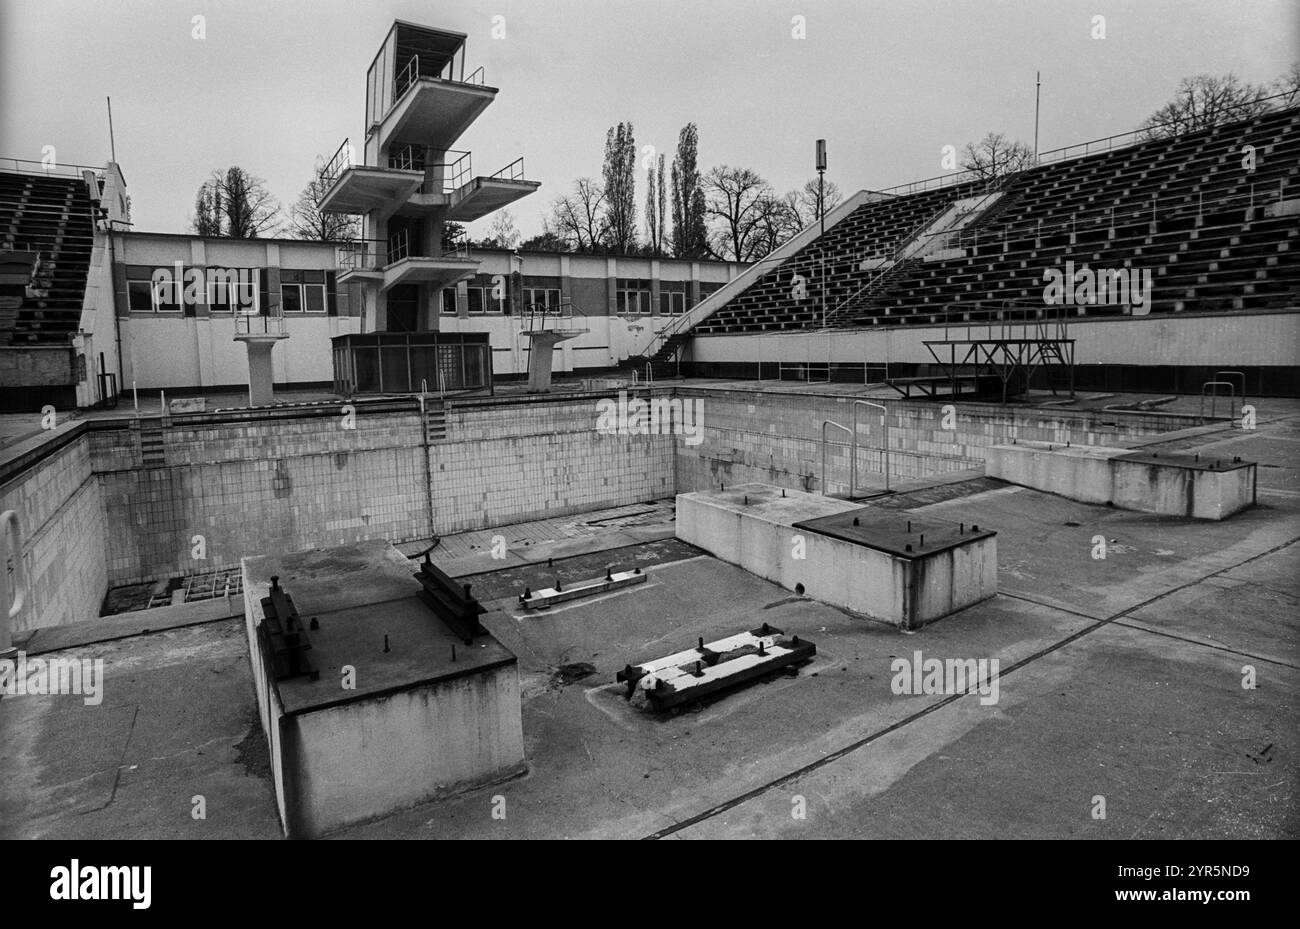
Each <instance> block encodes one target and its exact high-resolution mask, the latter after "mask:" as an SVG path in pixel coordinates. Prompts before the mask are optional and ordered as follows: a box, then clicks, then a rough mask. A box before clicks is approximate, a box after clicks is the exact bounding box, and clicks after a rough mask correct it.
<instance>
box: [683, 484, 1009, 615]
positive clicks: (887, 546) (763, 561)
mask: <svg viewBox="0 0 1300 929" xmlns="http://www.w3.org/2000/svg"><path fill="white" fill-rule="evenodd" d="M854 518H856V519H858V523H859V524H858V525H857V526H854V525H853V522H852V520H853V519H854ZM910 523H911V525H909V518H908V516H907V515H906V514H898V513H895V512H893V511H889V510H884V509H880V508H876V507H870V506H867V507H863V506H861V505H859V504H854V503H849V502H846V501H843V500H837V499H834V498H831V497H824V496H818V495H816V494H809V493H803V492H800V491H793V490H785V491H782V490H781V489H780V488H777V487H773V486H771V485H767V484H742V485H738V486H736V487H734V488H728V489H727V490H726V491H704V492H697V493H689V494H679V495H678V497H677V537H678V538H680V539H682V540H683V541H685V542H689V543H691V544H692V545H696V546H698V547H700V548H703V549H705V550H706V551H708V552H710V553H712V554H713V555H715V556H716V557H718V558H721V559H722V560H723V561H728V562H730V563H732V564H735V565H739V566H740V567H742V568H744V569H745V570H747V571H750V572H751V573H753V574H757V575H758V576H760V577H763V578H765V579H767V580H770V581H773V582H774V583H777V584H780V585H781V586H782V587H785V588H786V589H788V590H792V591H794V592H796V593H799V594H804V595H807V596H809V597H812V598H814V599H817V600H821V601H824V602H826V603H830V604H833V605H835V606H841V607H844V608H846V609H850V610H853V611H855V612H858V613H863V614H866V615H868V616H872V617H874V618H877V619H880V620H883V621H885V622H888V623H891V624H893V625H896V626H898V627H899V628H902V629H916V628H919V627H921V626H923V625H925V624H926V623H929V622H933V621H934V620H936V619H939V618H941V617H943V616H947V615H948V614H950V613H953V612H955V611H957V610H960V609H963V608H965V607H967V606H970V605H971V604H973V603H977V602H979V601H980V600H983V599H986V598H988V597H991V596H993V595H994V594H995V593H997V541H996V533H994V532H991V531H988V530H983V531H976V530H974V529H973V528H971V527H966V526H962V525H960V524H954V523H948V522H946V521H941V520H935V519H932V518H925V519H920V518H916V517H913V518H911V519H910ZM922 535H925V536H926V540H925V541H922V538H921V537H922ZM909 539H910V541H909ZM908 546H911V547H910V548H908Z"/></svg>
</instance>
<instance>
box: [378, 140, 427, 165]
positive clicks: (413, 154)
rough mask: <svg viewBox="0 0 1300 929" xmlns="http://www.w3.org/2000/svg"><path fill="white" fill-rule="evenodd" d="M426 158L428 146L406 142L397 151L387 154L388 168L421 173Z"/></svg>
mask: <svg viewBox="0 0 1300 929" xmlns="http://www.w3.org/2000/svg"><path fill="white" fill-rule="evenodd" d="M428 157H429V149H428V146H426V145H416V144H415V143H414V142H407V143H406V144H405V145H403V146H402V147H401V148H399V149H397V151H395V152H394V151H390V152H389V153H388V167H390V168H395V169H397V170H401V171H423V170H424V168H425V163H426V162H427V161H428Z"/></svg>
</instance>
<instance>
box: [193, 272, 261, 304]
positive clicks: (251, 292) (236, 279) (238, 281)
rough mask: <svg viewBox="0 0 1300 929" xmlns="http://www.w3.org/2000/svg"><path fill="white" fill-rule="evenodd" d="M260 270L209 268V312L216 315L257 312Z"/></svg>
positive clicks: (207, 282)
mask: <svg viewBox="0 0 1300 929" xmlns="http://www.w3.org/2000/svg"><path fill="white" fill-rule="evenodd" d="M260 278H261V271H260V270H259V269H258V268H208V269H207V281H206V284H207V299H208V310H209V312H211V313H215V314H225V313H237V312H239V311H241V310H243V311H247V312H256V311H257V310H258V308H259V307H260V306H261V304H260V303H259V302H258V298H259V296H260V291H261V287H260V286H259V280H260Z"/></svg>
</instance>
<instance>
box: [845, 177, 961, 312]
mask: <svg viewBox="0 0 1300 929" xmlns="http://www.w3.org/2000/svg"><path fill="white" fill-rule="evenodd" d="M950 209H952V204H951V203H945V204H944V205H943V206H942V207H940V208H939V209H938V210H937V211H936V212H934V213H932V214H930V215H929V216H928V217H926V218H925V219H923V220H922V221H921V222H919V223H918V224H917V225H915V226H913V227H912V228H911V229H910V230H908V232H907V233H906V234H905V235H902V236H900V237H899V238H896V239H895V240H894V243H895V245H894V248H893V250H892V251H891V252H890V253H889V256H888V257H887V258H886V259H885V261H886V264H885V265H884V266H883V267H881V268H880V269H879V271H878V272H877V273H876V274H875V275H874V276H873V277H871V278H870V279H869V280H868V281H867V282H866V283H865V284H863V285H862V286H861V287H859V288H858V289H857V290H855V291H854V292H853V293H851V294H849V295H848V296H847V297H845V298H844V299H843V300H841V301H840V302H839V303H837V304H835V306H834V307H833V308H832V309H831V310H830V311H829V312H828V313H827V314H826V317H825V320H824V322H830V320H832V319H834V318H835V317H836V316H837V315H838V314H839V313H840V311H841V310H843V309H844V307H845V305H846V304H847V303H848V302H849V301H850V300H856V299H857V298H858V297H859V296H861V295H862V294H863V292H865V291H866V290H867V289H868V288H870V287H874V286H875V285H876V284H878V283H880V281H881V280H883V279H884V278H885V276H886V275H888V274H889V273H890V272H891V271H893V270H894V268H896V267H897V266H898V264H899V256H900V255H902V254H903V252H904V250H906V248H907V246H909V245H911V244H912V243H913V242H914V241H916V239H918V238H919V237H920V235H921V233H923V232H924V231H925V230H926V229H927V228H929V226H930V225H931V224H932V223H936V222H938V221H939V217H941V216H943V214H944V213H947V212H948V211H949V210H950ZM867 260H868V259H865V258H864V259H863V261H867Z"/></svg>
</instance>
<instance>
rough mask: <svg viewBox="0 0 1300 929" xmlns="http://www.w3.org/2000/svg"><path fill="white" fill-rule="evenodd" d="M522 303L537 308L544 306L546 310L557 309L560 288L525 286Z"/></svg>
mask: <svg viewBox="0 0 1300 929" xmlns="http://www.w3.org/2000/svg"><path fill="white" fill-rule="evenodd" d="M524 305H525V306H529V307H537V308H539V309H540V308H542V307H545V308H546V309H548V310H558V309H559V308H560V288H558V287H525V288H524Z"/></svg>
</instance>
